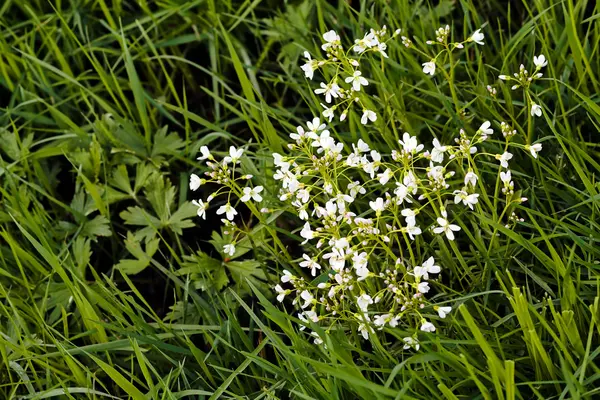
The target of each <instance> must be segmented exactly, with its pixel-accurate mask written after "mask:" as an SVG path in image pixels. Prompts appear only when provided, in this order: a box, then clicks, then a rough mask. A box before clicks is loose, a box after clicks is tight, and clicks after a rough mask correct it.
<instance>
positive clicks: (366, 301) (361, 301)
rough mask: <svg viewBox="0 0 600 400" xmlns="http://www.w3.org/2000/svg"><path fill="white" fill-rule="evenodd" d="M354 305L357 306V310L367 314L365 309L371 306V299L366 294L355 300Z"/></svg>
mask: <svg viewBox="0 0 600 400" xmlns="http://www.w3.org/2000/svg"><path fill="white" fill-rule="evenodd" d="M356 303H357V304H358V308H360V310H361V311H362V312H364V313H366V312H367V308H368V307H369V306H370V305H371V304H373V299H372V298H371V296H369V295H368V294H364V293H363V294H362V295H360V296H359V297H357V298H356Z"/></svg>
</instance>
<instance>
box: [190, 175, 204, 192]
mask: <svg viewBox="0 0 600 400" xmlns="http://www.w3.org/2000/svg"><path fill="white" fill-rule="evenodd" d="M200 185H202V179H200V177H199V176H198V175H196V174H192V175H190V190H191V191H196V190H198V188H199V187H200Z"/></svg>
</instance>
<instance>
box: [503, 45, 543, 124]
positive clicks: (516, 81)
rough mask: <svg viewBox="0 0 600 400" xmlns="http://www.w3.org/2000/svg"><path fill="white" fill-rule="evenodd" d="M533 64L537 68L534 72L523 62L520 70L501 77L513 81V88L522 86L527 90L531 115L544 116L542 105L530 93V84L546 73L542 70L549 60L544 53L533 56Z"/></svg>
mask: <svg viewBox="0 0 600 400" xmlns="http://www.w3.org/2000/svg"><path fill="white" fill-rule="evenodd" d="M533 65H534V66H535V69H534V70H533V72H532V73H530V72H529V71H527V70H526V69H525V65H523V64H521V65H520V66H519V72H518V73H517V72H515V73H514V74H513V76H509V75H500V76H498V78H499V79H501V80H503V81H507V82H512V83H513V85H512V87H511V89H512V90H517V89H519V88H522V89H523V90H524V91H525V96H526V99H527V103H528V104H529V112H530V114H531V116H532V117H533V116H536V117H541V116H542V107H541V106H540V105H539V104H537V103H536V102H534V101H533V99H532V98H531V94H530V91H529V89H530V86H531V84H532V83H533V82H534V81H535V80H537V79H541V78H542V77H543V76H544V74H543V73H542V72H541V70H542V68H544V67H545V66H546V65H548V60H546V57H545V56H544V55H543V54H540V55H539V56H535V57H533Z"/></svg>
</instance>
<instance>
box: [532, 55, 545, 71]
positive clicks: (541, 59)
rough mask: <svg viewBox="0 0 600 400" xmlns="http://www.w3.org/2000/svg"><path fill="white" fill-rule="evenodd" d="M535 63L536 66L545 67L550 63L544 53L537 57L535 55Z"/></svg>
mask: <svg viewBox="0 0 600 400" xmlns="http://www.w3.org/2000/svg"><path fill="white" fill-rule="evenodd" d="M533 63H534V64H535V66H536V67H538V68H543V67H545V66H546V65H548V60H546V57H545V56H544V55H543V54H540V55H539V56H537V57H536V56H533Z"/></svg>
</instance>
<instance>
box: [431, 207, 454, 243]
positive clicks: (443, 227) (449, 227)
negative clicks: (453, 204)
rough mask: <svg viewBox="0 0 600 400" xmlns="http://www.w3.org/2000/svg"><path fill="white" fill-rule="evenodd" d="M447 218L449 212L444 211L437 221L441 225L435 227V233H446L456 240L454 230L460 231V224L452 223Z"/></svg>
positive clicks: (450, 238)
mask: <svg viewBox="0 0 600 400" xmlns="http://www.w3.org/2000/svg"><path fill="white" fill-rule="evenodd" d="M446 218H447V214H446V212H445V211H444V212H442V217H439V218H438V219H437V223H438V224H439V226H438V227H436V228H433V233H437V234H440V233H444V234H445V235H446V237H447V238H448V240H454V232H458V231H460V226H458V225H453V224H451V223H450V222H448V220H447V219H446Z"/></svg>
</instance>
